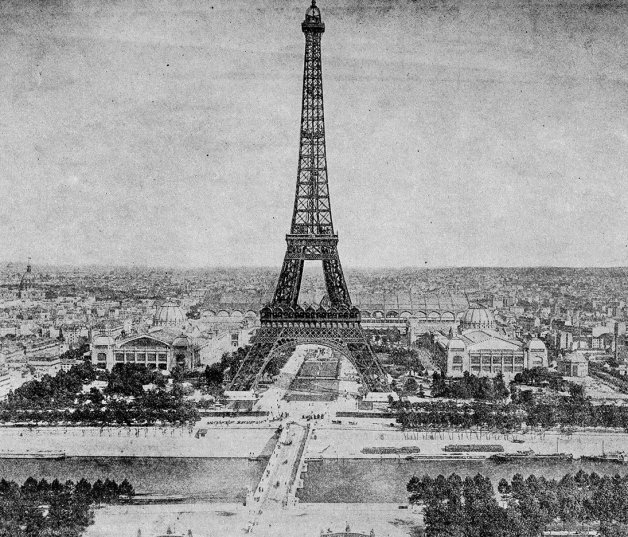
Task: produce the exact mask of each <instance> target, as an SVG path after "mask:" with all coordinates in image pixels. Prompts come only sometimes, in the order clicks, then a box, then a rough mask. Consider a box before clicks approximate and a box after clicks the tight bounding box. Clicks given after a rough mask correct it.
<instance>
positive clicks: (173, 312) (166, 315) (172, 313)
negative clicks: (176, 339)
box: [153, 299, 185, 326]
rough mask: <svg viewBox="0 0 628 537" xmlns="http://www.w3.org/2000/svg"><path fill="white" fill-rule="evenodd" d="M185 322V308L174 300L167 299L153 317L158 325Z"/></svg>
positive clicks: (172, 324) (154, 322)
mask: <svg viewBox="0 0 628 537" xmlns="http://www.w3.org/2000/svg"><path fill="white" fill-rule="evenodd" d="M184 322H185V315H184V314H183V310H181V308H180V307H179V304H177V303H176V302H175V301H174V300H170V299H166V301H165V302H163V303H162V304H161V305H160V306H158V307H157V311H156V312H155V315H154V317H153V324H154V325H157V326H176V325H180V324H183V323H184Z"/></svg>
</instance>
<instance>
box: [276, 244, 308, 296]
mask: <svg viewBox="0 0 628 537" xmlns="http://www.w3.org/2000/svg"><path fill="white" fill-rule="evenodd" d="M289 254H290V250H288V252H287V253H286V257H285V259H284V261H283V266H282V267H281V273H280V274H279V281H278V282H277V288H276V289H275V296H274V298H273V303H274V304H290V305H295V304H296V303H297V300H298V299H299V290H300V289H301V279H302V277H303V264H304V260H303V259H294V258H290V257H288V256H289Z"/></svg>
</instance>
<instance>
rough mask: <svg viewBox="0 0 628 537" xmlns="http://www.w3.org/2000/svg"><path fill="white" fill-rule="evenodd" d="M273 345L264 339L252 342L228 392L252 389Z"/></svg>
mask: <svg viewBox="0 0 628 537" xmlns="http://www.w3.org/2000/svg"><path fill="white" fill-rule="evenodd" d="M273 346H274V344H273V343H272V342H268V341H266V340H265V339H264V338H258V339H257V340H256V341H254V342H253V345H252V346H251V348H250V349H249V352H248V353H247V354H246V356H245V357H244V360H243V361H242V364H241V365H240V368H239V369H238V372H237V373H236V374H235V376H234V377H233V379H232V381H231V383H230V384H229V388H228V390H229V391H244V390H250V389H252V388H253V384H254V383H255V380H256V378H257V375H258V373H260V374H261V371H262V369H261V368H262V365H263V364H265V363H266V358H267V357H268V356H269V355H270V351H271V349H272V348H273Z"/></svg>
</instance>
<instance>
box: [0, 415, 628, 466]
mask: <svg viewBox="0 0 628 537" xmlns="http://www.w3.org/2000/svg"><path fill="white" fill-rule="evenodd" d="M338 421H341V420H337V419H333V420H332V419H331V418H326V419H323V420H318V421H317V422H316V423H314V422H312V424H311V436H310V439H309V441H308V444H307V449H306V450H305V453H304V455H305V459H306V460H308V459H339V458H340V459H342V458H345V459H381V458H394V459H398V458H399V457H400V456H401V457H403V456H405V455H406V454H405V453H404V450H406V451H407V450H409V448H416V452H415V453H416V454H417V455H420V456H426V457H427V456H434V457H439V456H444V455H445V454H446V453H445V451H444V448H445V446H447V445H452V444H498V445H501V446H502V447H503V452H504V453H515V452H517V451H526V450H533V451H534V452H535V453H537V454H552V453H563V452H564V453H570V454H573V457H574V458H575V459H578V458H579V457H581V456H583V455H601V454H602V453H608V452H613V451H622V450H627V447H626V446H628V433H625V432H618V431H615V432H611V431H605V432H600V431H596V430H576V431H573V432H570V433H565V432H561V431H559V430H549V431H541V432H539V431H536V432H526V433H520V432H519V433H506V434H504V433H497V432H490V431H478V430H456V431H403V430H401V428H399V427H398V426H397V425H394V424H393V425H391V422H392V420H390V419H375V418H372V419H358V420H342V421H341V423H333V422H338ZM280 423H281V422H280V421H276V420H275V421H269V420H267V419H242V420H226V419H225V420H220V421H208V420H202V421H201V422H199V423H197V424H196V425H195V426H193V427H167V426H166V427H102V428H99V427H6V426H5V427H0V457H6V456H9V455H10V454H11V453H12V452H15V453H24V452H25V451H30V452H37V451H47V452H50V451H55V452H63V453H64V455H65V456H66V457H170V458H176V457H181V458H186V457H202V458H213V457H216V458H225V457H228V458H254V457H269V456H270V455H271V453H272V451H273V448H274V444H275V441H276V431H277V428H278V427H279V426H280ZM380 448H391V449H390V451H392V452H391V453H386V451H387V450H386V449H380ZM396 450H399V452H395V451H396ZM480 453H481V451H480ZM488 454H490V453H488Z"/></svg>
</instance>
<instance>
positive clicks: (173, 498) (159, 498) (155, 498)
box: [129, 493, 186, 505]
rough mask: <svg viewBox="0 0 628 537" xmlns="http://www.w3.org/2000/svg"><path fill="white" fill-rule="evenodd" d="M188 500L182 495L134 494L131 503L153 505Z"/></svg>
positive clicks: (130, 499) (130, 498)
mask: <svg viewBox="0 0 628 537" xmlns="http://www.w3.org/2000/svg"><path fill="white" fill-rule="evenodd" d="M185 500H186V497H185V496H182V495H181V494H144V493H140V494H137V493H136V494H134V495H133V496H130V497H129V501H130V503H133V504H140V505H142V504H152V503H181V502H184V501H185Z"/></svg>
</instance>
